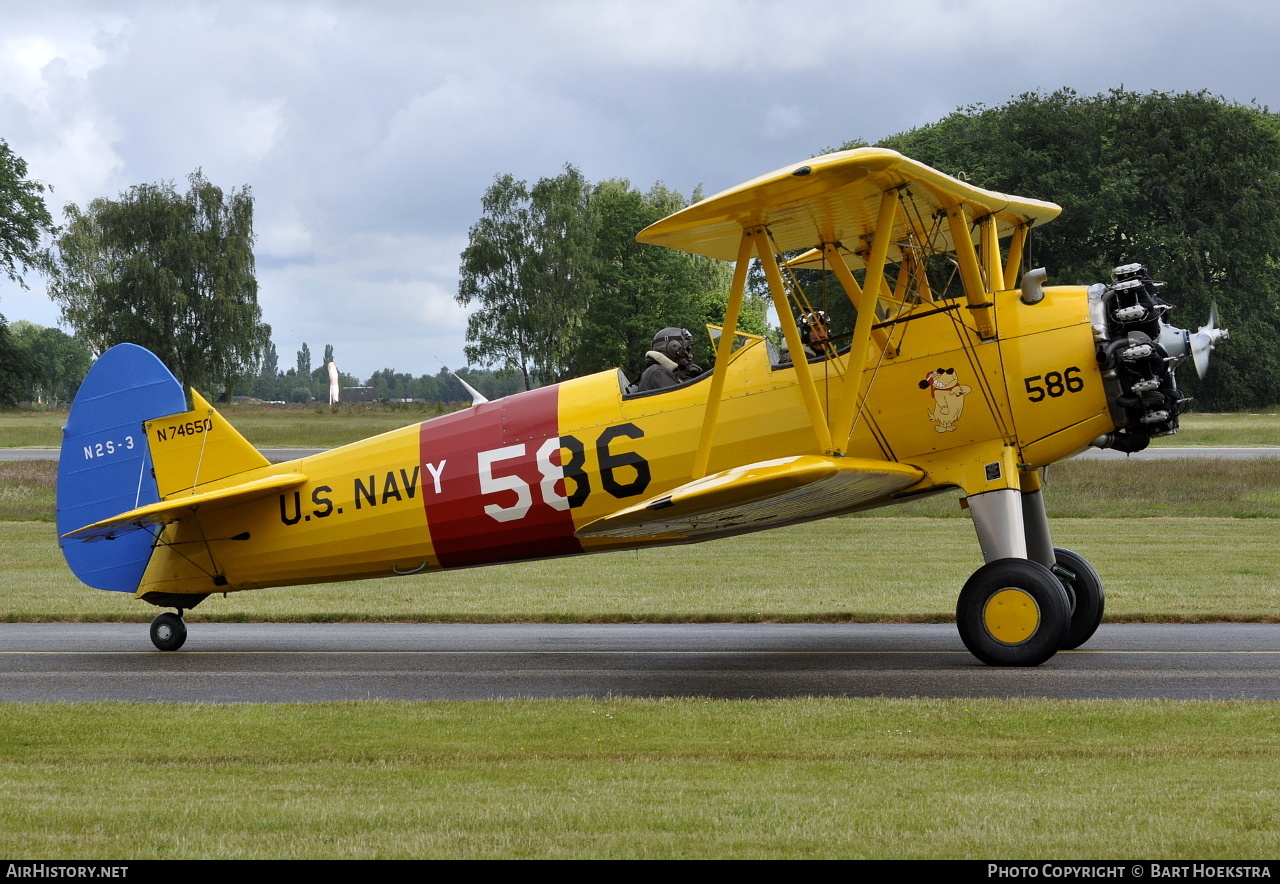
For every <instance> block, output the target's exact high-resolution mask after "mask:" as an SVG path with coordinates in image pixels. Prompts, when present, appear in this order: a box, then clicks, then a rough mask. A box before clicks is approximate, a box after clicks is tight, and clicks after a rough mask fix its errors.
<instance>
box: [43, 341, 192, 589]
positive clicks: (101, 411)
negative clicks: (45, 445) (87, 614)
mask: <svg viewBox="0 0 1280 884" xmlns="http://www.w3.org/2000/svg"><path fill="white" fill-rule="evenodd" d="M186 408H187V402H186V397H185V396H184V395H183V393H182V385H181V384H179V383H178V381H177V379H176V378H175V377H174V376H173V375H172V374H171V373H170V372H169V369H167V368H165V367H164V364H163V363H162V362H161V361H160V360H159V359H157V358H156V357H155V356H154V355H153V354H152V353H151V352H150V351H148V350H145V349H143V348H142V347H139V346H136V345H134V344H120V345H119V346H116V347H112V348H111V349H110V350H108V351H107V352H106V353H103V354H102V356H101V357H99V358H98V361H97V362H95V363H94V364H93V367H92V368H90V369H89V373H88V374H87V375H86V376H85V379H84V383H83V384H81V385H80V391H79V392H78V393H77V394H76V398H75V402H73V403H72V405H71V414H70V415H69V416H68V417H67V425H66V427H64V428H63V431H62V454H61V456H60V458H59V461H58V490H57V506H58V535H59V536H60V537H61V536H62V535H64V534H67V533H68V532H70V531H74V530H75V529H77V528H80V527H82V526H84V525H88V524H91V523H93V522H97V521H100V520H102V519H106V518H109V517H111V516H114V515H116V514H117V513H121V512H124V511H126V510H131V509H136V508H137V507H140V506H145V505H147V504H151V503H156V502H158V501H159V500H160V496H159V492H158V490H157V488H156V482H155V479H154V478H152V475H151V456H150V450H149V447H148V445H147V438H146V433H145V430H144V429H143V422H144V421H147V420H151V419H152V418H156V417H160V416H161V415H165V414H173V413H175V412H181V411H185V410H186ZM154 542H155V536H154V535H153V534H152V533H151V532H150V531H145V530H141V531H132V532H128V533H124V534H122V535H121V536H118V537H115V538H114V539H112V540H111V541H110V542H104V543H83V542H77V541H68V540H62V541H60V543H61V545H62V553H63V555H64V556H66V559H67V564H68V565H70V566H71V570H72V572H74V573H75V575H76V577H78V578H80V580H81V581H83V582H84V583H87V584H88V585H89V586H93V587H96V588H98V589H108V590H113V591H116V592H133V591H134V590H135V589H137V587H138V582H139V581H140V580H141V579H142V572H143V570H144V569H145V568H146V566H147V561H148V560H149V559H150V558H151V547H152V545H153V543H154Z"/></svg>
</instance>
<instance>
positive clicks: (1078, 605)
mask: <svg viewBox="0 0 1280 884" xmlns="http://www.w3.org/2000/svg"><path fill="white" fill-rule="evenodd" d="M1053 555H1054V558H1056V559H1057V560H1058V567H1059V568H1062V569H1065V570H1066V571H1069V572H1071V574H1072V575H1074V579H1072V578H1071V577H1068V576H1067V575H1066V574H1062V573H1060V572H1059V571H1057V570H1056V569H1055V571H1054V573H1055V574H1057V576H1058V580H1060V581H1061V582H1062V585H1063V587H1065V588H1066V590H1067V598H1068V600H1069V601H1070V602H1071V627H1070V628H1069V629H1068V630H1067V637H1066V638H1065V639H1063V641H1062V647H1061V648H1059V650H1062V651H1070V650H1072V649H1074V648H1078V647H1080V646H1081V645H1082V644H1084V643H1085V642H1087V641H1088V640H1089V639H1091V638H1093V634H1094V633H1095V632H1097V631H1098V624H1099V623H1101V622H1102V611H1103V608H1105V607H1106V598H1105V594H1104V593H1103V591H1102V578H1101V577H1099V576H1098V572H1097V571H1095V570H1093V566H1092V565H1090V564H1089V563H1088V562H1087V561H1085V560H1084V559H1083V558H1081V557H1080V556H1078V555H1077V554H1075V553H1073V552H1072V551H1071V550H1069V549H1054V551H1053Z"/></svg>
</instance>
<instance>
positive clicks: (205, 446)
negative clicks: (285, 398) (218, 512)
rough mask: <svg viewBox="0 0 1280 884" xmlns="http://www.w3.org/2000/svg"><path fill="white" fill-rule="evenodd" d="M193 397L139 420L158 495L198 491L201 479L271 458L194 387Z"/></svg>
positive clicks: (207, 480) (220, 476)
mask: <svg viewBox="0 0 1280 884" xmlns="http://www.w3.org/2000/svg"><path fill="white" fill-rule="evenodd" d="M191 401H192V403H193V404H194V407H193V408H192V409H191V410H190V411H184V412H183V413H181V414H170V415H167V416H164V417H156V418H153V419H151V420H148V421H146V422H145V423H144V424H143V426H144V427H145V429H146V435H147V444H148V447H149V448H150V450H151V459H152V461H153V463H154V464H155V480H156V487H157V489H158V490H159V493H160V499H161V500H170V499H171V498H173V497H175V496H180V495H193V494H197V493H199V490H200V486H201V485H207V484H208V483H210V482H217V481H218V480H219V479H226V478H227V477H229V476H235V475H238V474H240V473H245V472H248V471H249V470H256V469H258V468H259V467H265V466H268V465H269V463H270V462H269V461H268V460H267V459H266V458H265V457H263V456H262V453H261V452H259V451H258V449H256V448H254V447H253V445H251V444H250V443H249V440H248V439H246V438H245V437H244V436H241V435H240V433H238V432H237V431H236V428H235V427H233V426H231V424H229V423H227V419H226V418H224V417H223V416H222V415H220V414H218V411H217V409H215V408H214V407H213V406H212V405H210V404H209V403H208V402H206V401H205V399H204V397H203V396H201V395H200V394H199V393H197V392H196V391H195V390H192V391H191ZM113 515H114V514H113Z"/></svg>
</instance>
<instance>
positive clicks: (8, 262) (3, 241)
mask: <svg viewBox="0 0 1280 884" xmlns="http://www.w3.org/2000/svg"><path fill="white" fill-rule="evenodd" d="M46 189H47V187H46V185H44V184H42V183H41V182H39V181H31V180H30V179H28V178H27V164H26V161H25V160H23V159H22V157H20V156H17V155H15V154H14V153H13V151H12V150H10V149H9V144H8V142H6V141H4V139H0V268H2V269H3V270H4V273H5V275H6V276H7V277H8V278H9V279H10V280H11V281H13V282H16V283H17V284H18V285H20V286H22V287H23V288H26V286H27V284H26V281H25V280H24V279H23V273H25V272H26V271H27V270H29V269H31V268H33V267H36V266H39V265H40V263H41V261H40V251H39V249H40V237H41V236H42V235H43V234H44V233H47V232H50V231H52V229H53V219H52V218H51V217H50V215H49V210H48V208H46V206H45V204H44V192H45V190H46ZM33 370H34V366H33V365H32V364H31V363H30V362H29V361H28V359H27V356H26V353H25V351H24V350H23V349H22V348H21V347H19V345H18V344H17V343H16V342H15V341H14V339H13V336H12V335H10V333H9V326H8V323H6V322H5V318H4V316H0V404H5V405H13V404H14V403H16V402H17V401H18V400H19V399H21V398H25V394H26V393H27V388H28V385H29V381H30V375H31V373H32V371H33Z"/></svg>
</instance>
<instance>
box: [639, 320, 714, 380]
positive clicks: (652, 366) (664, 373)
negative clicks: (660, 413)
mask: <svg viewBox="0 0 1280 884" xmlns="http://www.w3.org/2000/svg"><path fill="white" fill-rule="evenodd" d="M700 374H702V368H701V367H699V366H698V365H695V364H694V361H693V335H692V334H690V333H689V330H688V329H687V328H664V329H663V330H662V331H660V332H658V333H657V334H656V335H654V336H653V346H652V348H651V349H650V350H649V352H648V353H646V354H645V355H644V374H642V375H641V376H640V384H639V389H640V392H641V393H644V392H647V391H649V390H661V389H664V388H666V387H674V386H676V385H677V384H683V383H684V382H685V381H687V380H691V379H692V378H696V377H697V376H698V375H700Z"/></svg>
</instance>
